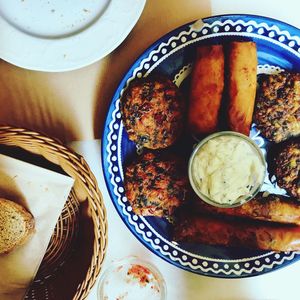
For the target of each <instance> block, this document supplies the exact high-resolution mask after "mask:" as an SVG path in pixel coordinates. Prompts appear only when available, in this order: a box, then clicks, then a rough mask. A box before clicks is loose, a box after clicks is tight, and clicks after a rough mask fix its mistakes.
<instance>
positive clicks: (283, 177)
mask: <svg viewBox="0 0 300 300" xmlns="http://www.w3.org/2000/svg"><path fill="white" fill-rule="evenodd" d="M275 165H276V167H275V175H276V179H277V183H278V185H279V186H280V187H281V188H284V189H286V190H287V192H288V193H289V194H290V195H292V196H294V197H296V198H297V199H300V138H299V139H298V140H297V141H296V140H295V141H291V142H288V143H287V145H286V146H284V148H283V149H282V150H281V151H280V152H279V154H278V155H277V157H276V158H275Z"/></svg>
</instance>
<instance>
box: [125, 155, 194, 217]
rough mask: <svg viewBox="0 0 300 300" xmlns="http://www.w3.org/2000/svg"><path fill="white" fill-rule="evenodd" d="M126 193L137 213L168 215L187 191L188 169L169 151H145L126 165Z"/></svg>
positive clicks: (181, 201)
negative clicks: (167, 152)
mask: <svg viewBox="0 0 300 300" xmlns="http://www.w3.org/2000/svg"><path fill="white" fill-rule="evenodd" d="M124 186H125V193H126V197H127V199H128V201H129V202H130V204H131V206H132V209H133V211H134V212H135V213H136V214H138V215H144V216H158V217H166V218H170V217H172V216H173V214H174V212H175V210H176V209H177V208H178V207H180V206H181V205H182V204H183V203H185V202H186V199H187V198H188V195H189V194H190V186H189V182H188V177H187V170H186V166H185V164H184V163H182V162H181V160H180V159H179V158H178V157H176V156H174V155H170V154H161V153H159V152H158V153H152V152H146V153H144V154H143V155H142V156H141V157H139V158H137V159H136V160H135V161H133V162H132V163H130V164H129V165H128V166H127V167H126V168H125V182H124Z"/></svg>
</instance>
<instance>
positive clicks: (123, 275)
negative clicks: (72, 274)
mask: <svg viewBox="0 0 300 300" xmlns="http://www.w3.org/2000/svg"><path fill="white" fill-rule="evenodd" d="M97 292H98V300H112V299H113V300H115V299H122V300H135V299H147V300H165V299H166V285H165V281H164V279H163V277H162V274H161V273H160V272H159V270H158V269H157V268H156V267H155V266H154V265H153V264H150V263H149V262H146V261H143V260H141V259H139V258H137V257H135V256H130V257H127V258H124V259H122V260H119V261H116V262H114V263H112V264H111V265H110V266H109V267H108V268H107V269H106V270H105V271H104V273H103V275H102V276H101V277H100V281H99V285H98V291H97Z"/></svg>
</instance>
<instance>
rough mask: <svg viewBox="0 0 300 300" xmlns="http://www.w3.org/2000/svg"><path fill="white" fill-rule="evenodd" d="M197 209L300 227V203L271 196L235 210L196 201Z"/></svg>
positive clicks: (259, 197)
mask: <svg viewBox="0 0 300 300" xmlns="http://www.w3.org/2000/svg"><path fill="white" fill-rule="evenodd" d="M195 206H196V209H197V210H199V212H201V213H209V214H218V215H226V216H232V217H241V218H248V219H255V220H262V221H269V222H278V223H287V224H295V225H300V201H297V200H296V199H293V198H289V197H285V196H281V195H273V194H270V195H268V196H266V197H264V196H263V194H259V195H257V196H256V197H255V198H254V199H252V200H251V201H249V202H247V203H245V204H243V205H241V206H238V207H234V208H219V207H215V206H212V205H208V204H206V203H204V202H203V201H201V200H200V199H199V200H198V201H195Z"/></svg>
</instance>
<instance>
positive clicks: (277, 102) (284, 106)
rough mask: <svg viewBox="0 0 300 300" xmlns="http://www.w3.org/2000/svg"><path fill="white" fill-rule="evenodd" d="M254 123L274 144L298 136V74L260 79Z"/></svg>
mask: <svg viewBox="0 0 300 300" xmlns="http://www.w3.org/2000/svg"><path fill="white" fill-rule="evenodd" d="M254 121H255V123H256V124H257V127H258V129H260V130H261V132H262V134H263V135H264V136H265V137H266V138H267V139H269V140H270V141H274V142H276V143H279V142H282V141H284V140H287V139H288V138H290V137H291V136H298V135H299V134H300V73H289V72H282V73H280V74H277V75H267V74H263V75H260V76H259V79H258V89H257V97H256V106H255V111H254Z"/></svg>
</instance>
